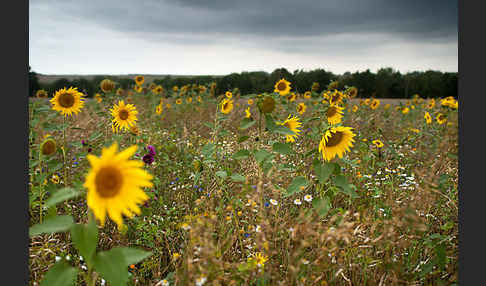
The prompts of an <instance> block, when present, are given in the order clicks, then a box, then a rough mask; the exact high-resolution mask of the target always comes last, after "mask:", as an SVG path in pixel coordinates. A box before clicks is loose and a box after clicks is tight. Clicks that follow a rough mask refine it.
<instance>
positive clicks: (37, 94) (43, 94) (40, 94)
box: [35, 89, 49, 98]
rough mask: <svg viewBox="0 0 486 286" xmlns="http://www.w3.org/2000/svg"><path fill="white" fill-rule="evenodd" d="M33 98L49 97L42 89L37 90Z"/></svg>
mask: <svg viewBox="0 0 486 286" xmlns="http://www.w3.org/2000/svg"><path fill="white" fill-rule="evenodd" d="M35 97H37V98H48V97H49V95H48V94H47V91H45V90H43V89H39V90H38V91H37V92H36V93H35Z"/></svg>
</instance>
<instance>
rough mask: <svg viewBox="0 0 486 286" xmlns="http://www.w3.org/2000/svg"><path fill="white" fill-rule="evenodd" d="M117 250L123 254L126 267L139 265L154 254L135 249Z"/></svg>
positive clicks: (122, 248) (124, 248)
mask: <svg viewBox="0 0 486 286" xmlns="http://www.w3.org/2000/svg"><path fill="white" fill-rule="evenodd" d="M117 249H119V250H120V251H121V252H122V253H123V256H124V257H125V264H126V266H130V265H131V264H137V263H139V262H140V261H142V260H144V259H145V258H147V257H149V256H150V255H152V252H150V251H145V250H142V249H138V248H133V247H117Z"/></svg>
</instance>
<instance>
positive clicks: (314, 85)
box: [311, 82, 320, 92]
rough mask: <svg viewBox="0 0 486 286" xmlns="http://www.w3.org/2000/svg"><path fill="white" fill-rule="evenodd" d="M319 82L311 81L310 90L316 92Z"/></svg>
mask: <svg viewBox="0 0 486 286" xmlns="http://www.w3.org/2000/svg"><path fill="white" fill-rule="evenodd" d="M319 87H320V86H319V83H318V82H313V83H312V87H311V90H312V91H314V92H317V91H318V90H319Z"/></svg>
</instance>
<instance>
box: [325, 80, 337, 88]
mask: <svg viewBox="0 0 486 286" xmlns="http://www.w3.org/2000/svg"><path fill="white" fill-rule="evenodd" d="M338 86H339V81H337V80H335V81H332V82H331V83H330V84H329V85H328V86H327V89H328V90H333V89H337V88H338Z"/></svg>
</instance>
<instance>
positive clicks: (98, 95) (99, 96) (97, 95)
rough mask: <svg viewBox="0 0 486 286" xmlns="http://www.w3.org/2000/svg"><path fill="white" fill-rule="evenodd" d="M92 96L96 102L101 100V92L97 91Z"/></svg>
mask: <svg viewBox="0 0 486 286" xmlns="http://www.w3.org/2000/svg"><path fill="white" fill-rule="evenodd" d="M94 98H95V99H96V101H98V103H100V102H101V101H103V99H102V98H101V94H99V93H97V94H95V96H94Z"/></svg>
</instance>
